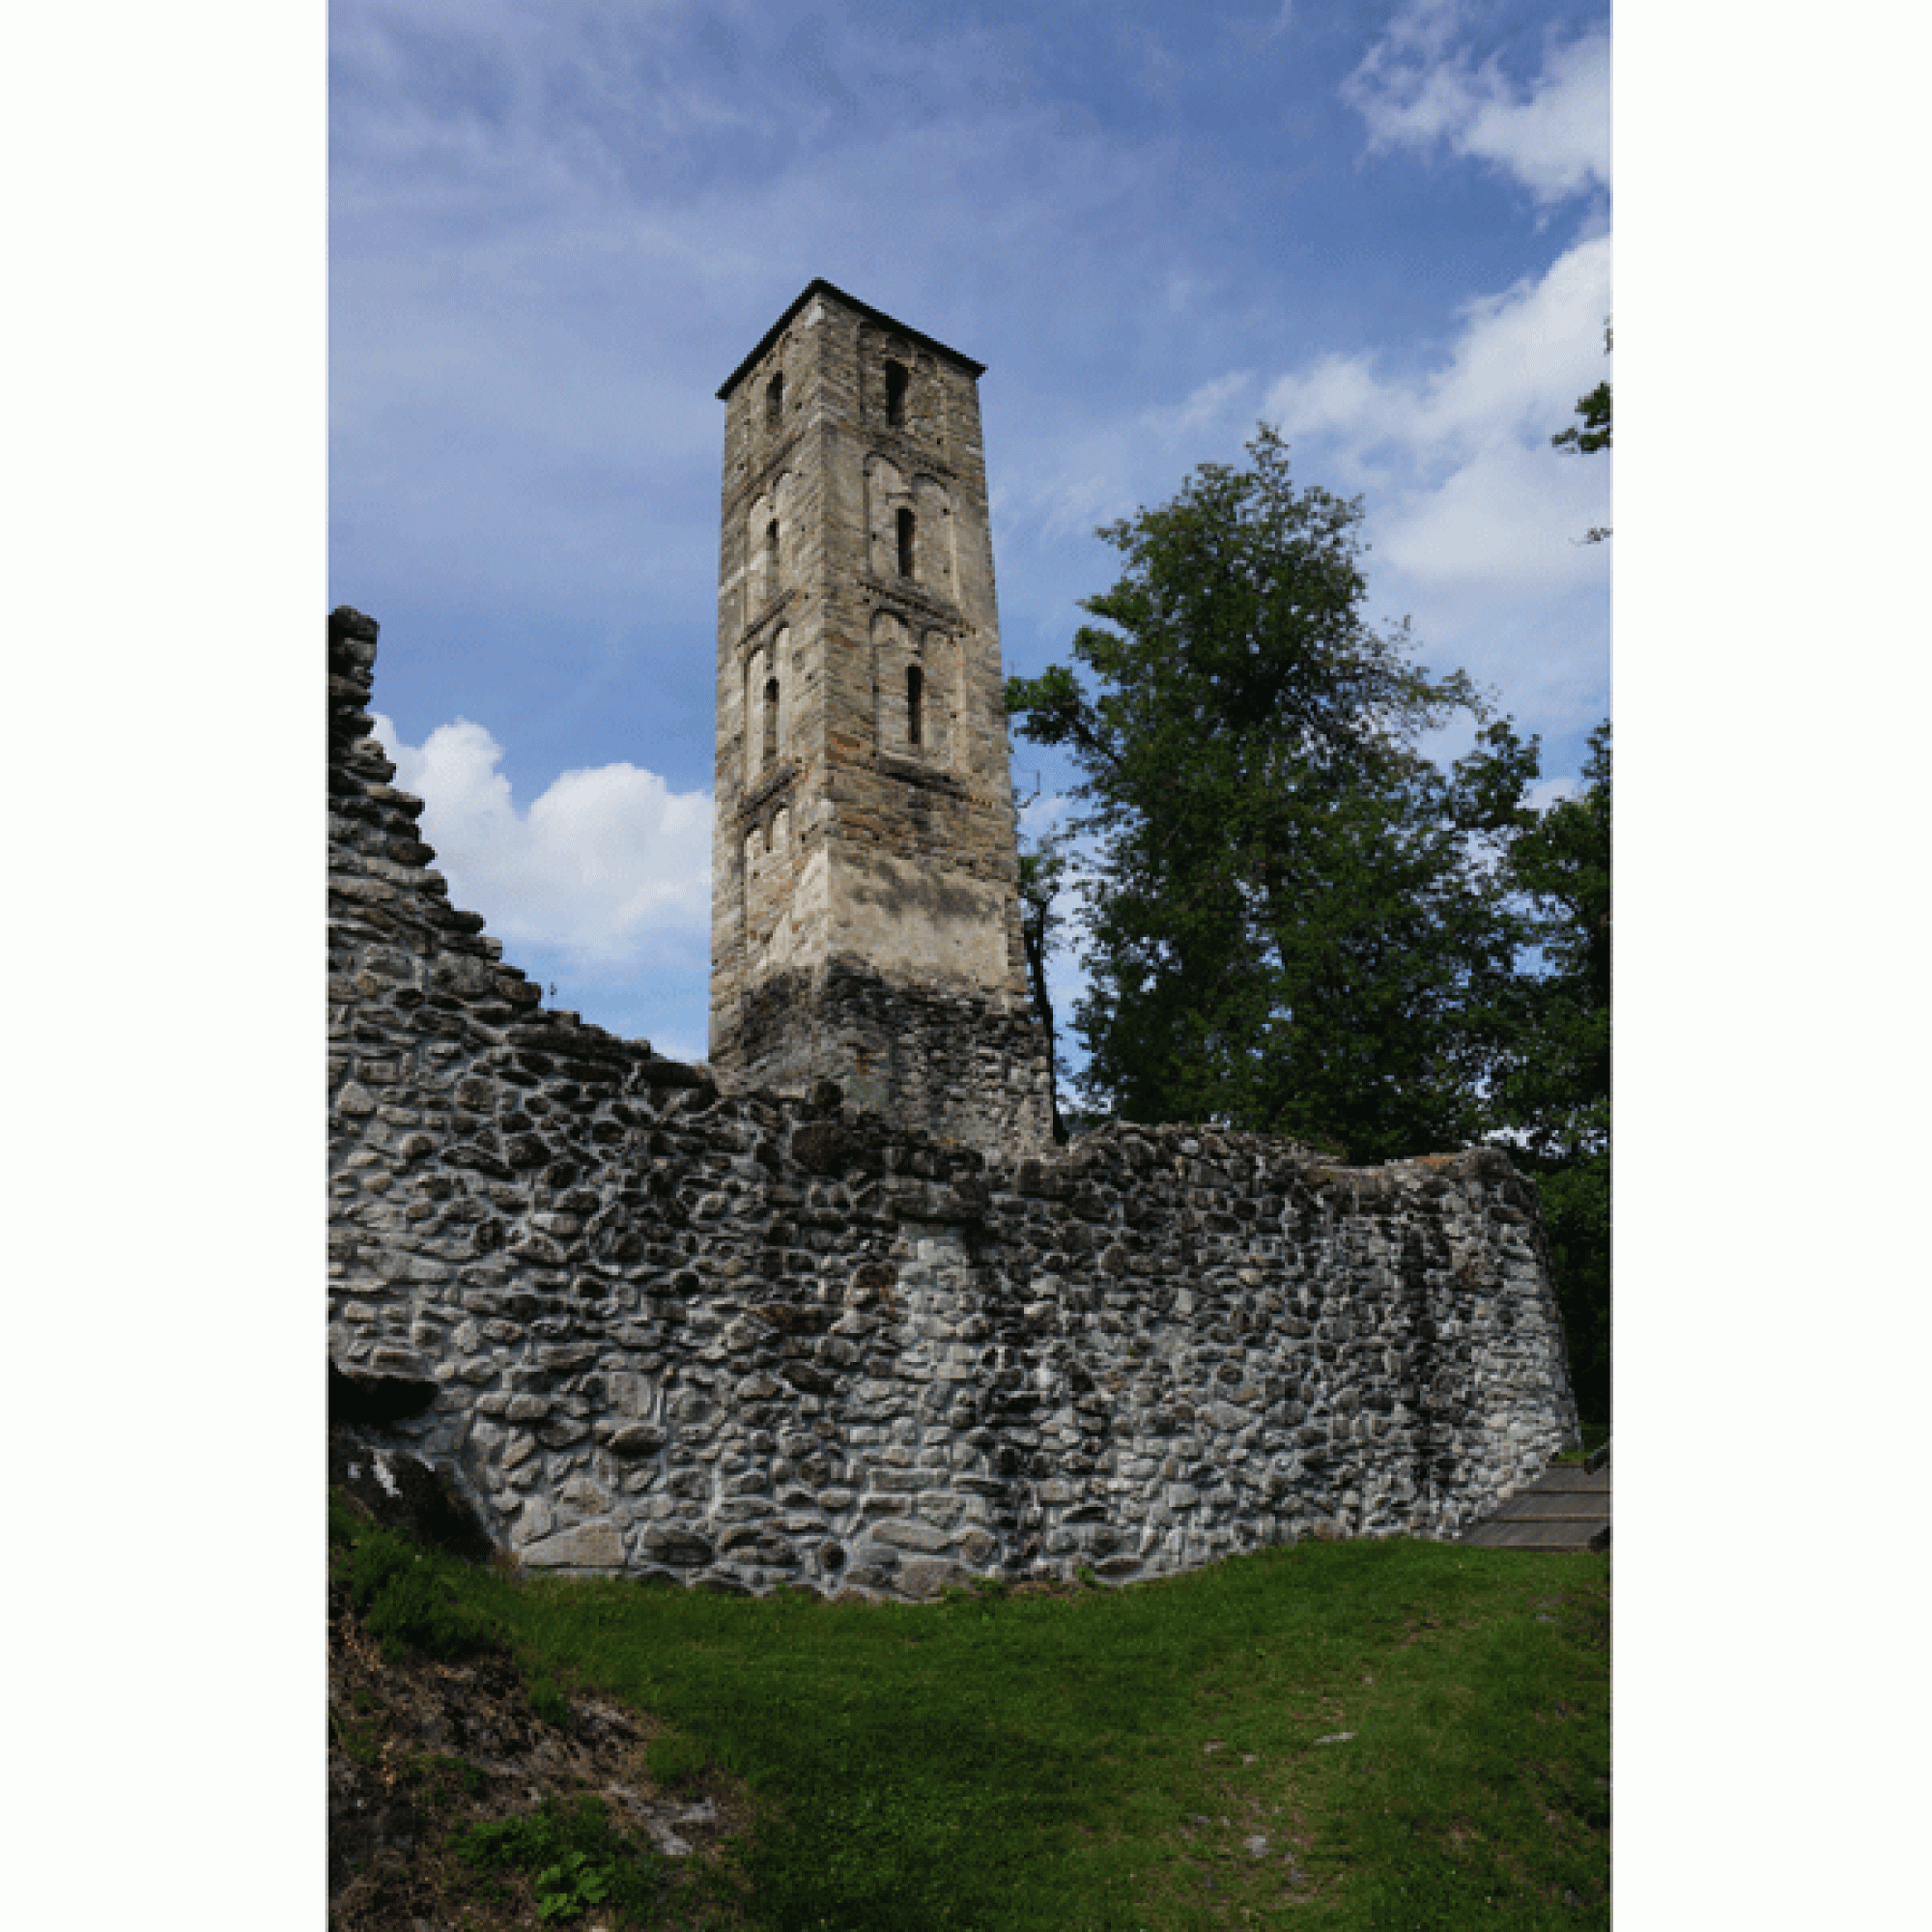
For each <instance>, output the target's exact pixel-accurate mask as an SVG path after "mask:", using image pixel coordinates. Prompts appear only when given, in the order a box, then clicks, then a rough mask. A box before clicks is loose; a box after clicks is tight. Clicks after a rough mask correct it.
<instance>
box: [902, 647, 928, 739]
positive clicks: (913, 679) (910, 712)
mask: <svg viewBox="0 0 1932 1932" xmlns="http://www.w3.org/2000/svg"><path fill="white" fill-rule="evenodd" d="M924 697H925V673H924V672H923V670H921V669H920V668H919V667H918V666H917V665H908V666H907V667H906V743H907V744H908V745H917V744H920V743H922V742H923V720H922V718H921V717H920V712H921V709H922V708H923V701H924Z"/></svg>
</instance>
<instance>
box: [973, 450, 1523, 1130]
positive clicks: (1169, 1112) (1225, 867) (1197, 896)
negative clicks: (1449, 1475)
mask: <svg viewBox="0 0 1932 1932" xmlns="http://www.w3.org/2000/svg"><path fill="white" fill-rule="evenodd" d="M1247 454H1248V458H1249V463H1248V467H1246V468H1244V469H1237V468H1232V467H1228V466H1224V465H1218V464H1207V465H1204V466H1202V467H1201V468H1200V469H1197V470H1196V471H1195V472H1194V473H1193V475H1192V476H1190V477H1189V478H1188V479H1187V481H1186V482H1185V484H1184V485H1183V486H1182V488H1181V490H1180V492H1179V495H1178V496H1177V497H1175V498H1174V499H1173V501H1172V502H1170V503H1168V504H1165V505H1163V506H1162V507H1160V508H1158V509H1154V510H1146V509H1143V510H1141V511H1140V512H1138V513H1137V514H1136V515H1135V516H1133V517H1131V518H1129V519H1126V520H1124V521H1122V522H1121V523H1117V524H1114V525H1111V526H1107V527H1106V528H1104V529H1102V530H1101V531H1100V532H1099V535H1100V536H1101V537H1102V538H1103V539H1104V540H1105V541H1107V542H1108V543H1110V544H1112V545H1114V546H1115V548H1116V549H1118V550H1120V551H1121V552H1122V554H1123V555H1124V557H1125V560H1126V565H1125V572H1124V574H1123V575H1122V579H1121V581H1120V582H1118V583H1117V584H1116V585H1115V586H1114V588H1113V589H1112V590H1110V591H1108V592H1106V593H1105V594H1104V595H1102V596H1098V597H1094V598H1092V599H1090V600H1088V601H1087V602H1086V603H1085V604H1084V605H1083V607H1082V608H1083V609H1084V610H1085V611H1087V612H1088V613H1089V614H1090V615H1092V616H1094V617H1095V618H1098V619H1100V620H1101V623H1102V624H1103V625H1105V626H1106V627H1107V628H1104V629H1103V628H1099V627H1096V626H1083V627H1082V628H1081V629H1080V631H1079V632H1078V634H1077V635H1076V636H1075V638H1074V639H1073V645H1072V654H1073V657H1074V659H1075V660H1076V661H1077V663H1078V664H1079V666H1080V667H1081V668H1082V669H1083V670H1084V673H1085V676H1084V678H1083V676H1082V675H1080V674H1078V673H1076V671H1075V670H1074V669H1072V668H1068V667H1066V666H1054V667H1052V668H1049V669H1047V670H1046V671H1044V672H1042V673H1041V675H1040V676H1038V677H1037V678H1030V679H1029V678H1015V679H1012V680H1011V681H1010V682H1009V688H1008V703H1009V708H1010V710H1011V711H1012V713H1013V714H1014V716H1015V718H1016V720H1017V722H1018V725H1019V728H1020V730H1021V731H1022V732H1023V733H1024V734H1025V735H1026V736H1027V737H1029V738H1031V739H1032V740H1034V741H1035V742H1036V743H1037V744H1043V745H1059V746H1064V747H1065V748H1066V750H1067V751H1068V752H1069V753H1071V755H1072V757H1073V760H1074V762H1075V764H1076V766H1077V767H1078V769H1079V771H1080V774H1081V777H1080V781H1079V782H1078V783H1077V785H1076V786H1075V787H1074V795H1075V797H1076V799H1078V800H1079V801H1080V802H1081V804H1082V805H1083V807H1084V808H1085V810H1084V813H1083V815H1082V816H1081V817H1079V818H1078V819H1077V820H1076V821H1075V825H1074V828H1073V829H1074V830H1075V831H1076V832H1079V833H1081V834H1084V835H1086V836H1088V837H1089V838H1091V839H1092V840H1093V843H1094V851H1095V853H1096V855H1097V857H1096V865H1095V867H1094V873H1093V876H1092V879H1091V883H1090V887H1089V892H1088V912H1087V930H1088V937H1089V939H1090V942H1091V951H1090V952H1089V955H1088V960H1087V964H1088V967H1089V973H1090V980H1091V987H1092V990H1091V992H1090V993H1089V995H1088V997H1087V998H1086V999H1085V1000H1084V1001H1083V1002H1082V1003H1081V1005H1080V1007H1079V1009H1078V1010H1077V1012H1076V1015H1075V1023H1076V1027H1077V1029H1078V1031H1079V1032H1080V1034H1081V1036H1082V1037H1083V1039H1084V1040H1085V1042H1086V1045H1087V1047H1088V1051H1089V1056H1090V1057H1089V1065H1088V1068H1087V1071H1086V1073H1085V1075H1084V1077H1083V1079H1082V1083H1081V1085H1082V1089H1083V1094H1084V1096H1085V1097H1087V1098H1088V1099H1089V1100H1091V1101H1092V1102H1094V1103H1096V1104H1097V1105H1099V1106H1100V1107H1101V1108H1103V1109H1105V1110H1108V1111H1112V1112H1115V1113H1118V1114H1121V1115H1122V1116H1124V1117H1125V1118H1127V1119H1131V1120H1140V1121H1174V1120H1194V1121H1206V1120H1221V1121H1225V1122H1229V1123H1230V1124H1233V1125H1236V1126H1242V1127H1249V1128H1255V1129H1261V1130H1265V1131H1271V1132H1279V1133H1285V1134H1291V1135H1294V1136H1297V1137H1300V1138H1304V1139H1310V1140H1315V1141H1317V1142H1320V1143H1322V1144H1326V1145H1329V1146H1332V1147H1335V1148H1336V1149H1338V1150H1339V1151H1343V1152H1345V1153H1346V1154H1347V1155H1348V1156H1349V1157H1350V1158H1353V1159H1358V1160H1381V1159H1387V1158H1392V1157H1396V1156H1399V1155H1404V1154H1410V1153H1419V1152H1424V1151H1431V1150H1436V1149H1449V1148H1455V1147H1460V1146H1463V1145H1465V1144H1466V1143H1467V1142H1468V1141H1469V1140H1471V1139H1472V1138H1474V1137H1475V1136H1476V1134H1477V1133H1479V1132H1480V1130H1481V1127H1482V1124H1483V1118H1482V1109H1481V1104H1480V1099H1481V1093H1482V1088H1483V1082H1484V1079H1485V1075H1486V1069H1487V1066H1488V1064H1489V1060H1490V1058H1491V1057H1492V1052H1493V1038H1492V1029H1493V1024H1494V1019H1495V1009H1496V1008H1497V1006H1498V1005H1499V1003H1500V1002H1502V1001H1503V1000H1504V999H1505V997H1506V995H1507V994H1508V992H1509V990H1510V988H1511V987H1512V985H1513V983H1514V980H1513V971H1514V966H1515V961H1516V953H1517V949H1518V947H1519V946H1520V942H1521V930H1520V920H1519V919H1518V917H1517V916H1516V915H1515V914H1514V913H1513V911H1512V909H1511V907H1510V905H1509V903H1508V899H1507V895H1506V891H1505V889H1504V883H1503V881H1502V879H1501V877H1500V874H1499V870H1498V867H1497V866H1496V864H1495V858H1496V852H1497V850H1498V843H1499V841H1503V842H1506V841H1507V840H1508V839H1509V838H1511V837H1513V836H1514V835H1515V833H1516V832H1517V831H1519V830H1520V829H1521V827H1522V826H1523V825H1524V824H1526V823H1527V822H1528V820H1529V815H1528V814H1527V813H1526V812H1525V810H1524V808H1523V804H1522V799H1523V793H1524V791H1525V788H1526V786H1527V785H1528V783H1529V781H1531V780H1532V779H1533V778H1534V777H1535V774H1536V753H1535V747H1534V744H1533V743H1531V744H1527V745H1525V744H1524V743H1522V742H1520V740H1519V739H1518V738H1517V737H1516V735H1515V733H1514V732H1513V730H1512V729H1511V727H1510V726H1509V725H1508V724H1507V723H1506V722H1498V721H1492V719H1491V718H1490V717H1489V714H1488V711H1487V708H1486V706H1485V705H1484V703H1483V702H1482V700H1481V699H1480V698H1479V696H1478V695H1477V694H1476V692H1475V690H1474V688H1473V687H1472V686H1471V685H1470V683H1469V681H1468V680H1467V678H1466V677H1465V676H1463V673H1461V672H1456V673H1453V674H1452V675H1450V676H1447V677H1443V678H1435V677H1432V676H1431V675H1430V674H1428V673H1427V672H1426V671H1424V670H1423V669H1422V668H1420V667H1419V666H1418V665H1417V664H1416V663H1415V661H1414V658H1413V655H1412V648H1411V645H1410V642H1409V638H1408V634H1407V629H1406V625H1401V626H1396V627H1394V628H1392V629H1389V630H1384V631H1378V630H1376V629H1375V628H1374V627H1372V626H1371V625H1370V623H1369V622H1368V620H1367V618H1366V616H1365V615H1364V611H1363V607H1364V604H1365V601H1366V596H1367V586H1366V583H1365V582H1364V579H1363V576H1362V573H1361V568H1360V550H1361V546H1360V541H1359V537H1358V534H1357V532H1358V529H1359V526H1360V523H1361V519H1362V510H1361V505H1360V502H1359V500H1358V499H1356V500H1350V499H1345V498H1342V497H1335V496H1332V495H1331V494H1330V493H1328V492H1327V491H1325V490H1322V489H1320V488H1309V489H1300V488H1297V487H1296V486H1295V485H1294V483H1293V479H1292V477H1291V475H1290V469H1289V453H1288V449H1287V446H1286V445H1285V444H1284V443H1283V442H1282V441H1281V440H1280V438H1279V437H1278V436H1277V435H1276V433H1275V432H1274V431H1273V430H1271V429H1269V428H1268V427H1267V426H1266V425H1265V424H1264V425H1263V426H1262V427H1261V428H1260V430H1259V431H1258V432H1257V434H1256V437H1255V439H1254V440H1253V441H1252V442H1250V443H1249V445H1248V451H1247ZM1458 717H1463V718H1467V719H1469V720H1471V721H1473V723H1474V724H1475V725H1476V726H1477V727H1478V728H1477V738H1476V743H1475V746H1474V748H1473V749H1472V750H1471V751H1470V752H1469V753H1467V754H1466V755H1465V756H1464V757H1463V759H1461V760H1460V761H1459V762H1458V763H1457V764H1456V765H1455V766H1454V767H1453V768H1452V769H1451V770H1448V771H1444V770H1443V769H1442V768H1441V767H1440V766H1438V765H1437V764H1435V763H1434V762H1433V761H1432V760H1431V759H1429V758H1428V757H1426V756H1425V755H1423V753H1422V752H1421V751H1420V749H1419V744H1420V740H1421V738H1422V735H1423V734H1424V733H1425V732H1428V731H1431V730H1434V729H1436V728H1438V727H1440V726H1443V725H1448V724H1449V723H1451V722H1452V721H1453V720H1455V719H1457V718H1458Z"/></svg>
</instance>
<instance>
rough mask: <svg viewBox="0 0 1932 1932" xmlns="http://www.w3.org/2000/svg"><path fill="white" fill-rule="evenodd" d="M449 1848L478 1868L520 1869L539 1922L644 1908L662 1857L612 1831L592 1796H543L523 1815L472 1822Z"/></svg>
mask: <svg viewBox="0 0 1932 1932" xmlns="http://www.w3.org/2000/svg"><path fill="white" fill-rule="evenodd" d="M456 1849H457V1851H458V1853H459V1855H460V1856H461V1857H462V1858H463V1860H464V1861H465V1862H466V1863H468V1864H470V1865H473V1866H476V1867H478V1868H479V1869H481V1870H485V1871H520V1872H523V1873H525V1874H526V1875H527V1876H528V1877H529V1879H530V1882H531V1886H532V1889H534V1890H535V1892H536V1899H537V1918H538V1919H539V1920H540V1921H542V1922H543V1923H544V1924H547V1925H548V1924H567V1923H569V1922H570V1921H571V1920H573V1919H576V1918H582V1915H583V1913H584V1912H585V1911H586V1910H587V1909H588V1908H589V1907H590V1906H593V1905H598V1906H609V1907H611V1909H612V1910H613V1911H616V1912H619V1913H622V1914H624V1915H625V1916H626V1917H631V1916H635V1915H640V1914H642V1913H645V1912H647V1911H648V1910H649V1908H650V1905H651V1902H652V1900H653V1899H654V1898H655V1896H656V1895H657V1892H658V1889H659V1887H660V1884H661V1882H662V1878H663V1873H664V1864H663V1861H662V1860H660V1859H659V1858H658V1857H657V1856H656V1855H655V1854H653V1853H650V1852H646V1851H642V1850H640V1849H639V1847H638V1846H636V1845H634V1844H632V1843H631V1842H629V1841H628V1840H627V1839H626V1838H625V1837H624V1836H623V1835H622V1834H621V1833H618V1832H615V1831H613V1830H612V1829H611V1820H610V1818H609V1816H608V1815H607V1814H606V1812H605V1809H604V1806H603V1804H601V1803H600V1802H599V1801H598V1800H597V1799H595V1798H592V1797H582V1798H579V1799H577V1800H576V1801H575V1802H574V1803H572V1804H558V1803H557V1801H556V1800H555V1799H554V1798H546V1799H545V1800H544V1802H543V1803H542V1804H540V1805H538V1807H537V1808H536V1810H535V1811H533V1812H531V1813H530V1814H529V1815H528V1816H526V1817H523V1818H508V1819H505V1820H504V1821H503V1822H502V1823H501V1824H497V1825H472V1826H471V1827H470V1828H469V1831H468V1832H466V1833H463V1835H462V1836H461V1837H460V1838H458V1840H457V1841H456Z"/></svg>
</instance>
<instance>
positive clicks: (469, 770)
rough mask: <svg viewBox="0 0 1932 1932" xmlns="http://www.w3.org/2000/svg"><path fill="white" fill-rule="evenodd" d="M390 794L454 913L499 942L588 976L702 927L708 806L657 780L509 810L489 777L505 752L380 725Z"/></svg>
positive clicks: (600, 777) (583, 785)
mask: <svg viewBox="0 0 1932 1932" xmlns="http://www.w3.org/2000/svg"><path fill="white" fill-rule="evenodd" d="M375 727H376V735H377V737H378V738H379V739H381V740H382V743H383V747H384V751H386V752H387V753H388V754H389V756H390V757H391V758H393V759H394V760H395V763H396V783H397V784H398V785H399V786H400V787H401V788H402V789H403V790H405V791H408V792H412V793H414V794H415V796H416V797H418V798H420V799H421V800H423V802H424V809H423V815H422V820H421V824H422V829H423V837H424V838H425V839H426V840H427V841H428V843H430V844H431V845H433V846H434V847H435V848H436V854H437V856H436V860H435V864H436V866H437V867H438V869H440V871H441V872H442V874H443V876H444V877H445V878H446V879H447V880H448V881H449V887H450V897H451V899H452V901H453V902H454V903H455V904H457V905H461V906H464V907H467V908H469V909H470V910H472V911H476V912H480V913H482V914H483V915H484V917H485V918H486V919H487V920H488V921H489V924H490V929H491V931H493V932H494V933H496V934H497V936H498V937H500V938H502V939H504V940H508V941H520V942H523V943H526V944H538V945H542V946H545V947H547V948H554V949H556V950H557V951H558V952H560V953H562V954H563V955H564V956H566V957H567V958H570V959H571V960H573V961H574V962H575V963H576V964H578V965H580V966H581V967H583V968H585V969H590V970H596V971H605V972H608V971H609V970H611V969H613V968H619V967H622V966H624V965H627V964H640V963H642V962H643V961H644V960H645V959H646V958H648V957H650V956H651V955H652V954H653V953H655V952H658V951H659V950H660V949H661V947H662V946H663V944H664V943H665V942H667V941H671V942H686V943H688V942H689V941H691V940H692V939H693V938H694V937H701V936H702V935H703V934H704V933H705V932H707V931H708V930H709V927H710V921H711V799H710V796H709V794H708V793H705V792H674V791H672V790H671V789H670V787H669V786H668V785H667V784H666V782H665V781H664V780H663V779H661V778H660V777H658V775H657V774H656V773H655V772H647V771H642V770H640V769H639V767H638V766H636V765H629V764H615V765H601V766H598V767H597V768H595V769H594V770H586V771H573V772H564V773H563V774H562V775H561V776H560V777H558V778H557V779H556V780H555V781H554V782H553V783H552V784H551V785H550V787H549V788H548V789H547V790H546V791H545V792H544V793H543V794H542V795H541V796H540V797H538V798H537V799H536V800H534V801H533V802H532V803H531V805H530V807H529V809H528V810H519V808H518V806H517V803H516V800H515V799H514V798H513V796H512V795H511V789H510V781H509V780H508V779H507V778H506V777H505V776H504V775H503V774H502V773H501V772H500V771H499V770H498V769H497V766H498V764H499V762H500V760H501V758H502V755H503V748H502V747H501V746H500V745H499V744H497V740H496V739H495V738H494V737H492V736H491V734H490V733H489V732H488V731H487V730H485V729H484V727H483V726H482V725H475V724H471V723H470V721H469V719H467V718H459V719H458V720H457V721H456V722H455V723H454V724H452V725H439V726H438V727H437V729H435V730H434V731H432V732H431V733H430V734H429V736H428V738H427V739H426V740H424V742H423V743H422V744H421V745H420V746H412V745H406V744H404V743H403V742H402V740H401V738H400V737H399V736H398V734H397V731H396V727H395V725H394V724H393V723H392V722H391V721H390V720H389V719H387V718H385V717H383V716H382V715H380V714H378V715H377V716H376V718H375Z"/></svg>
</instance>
